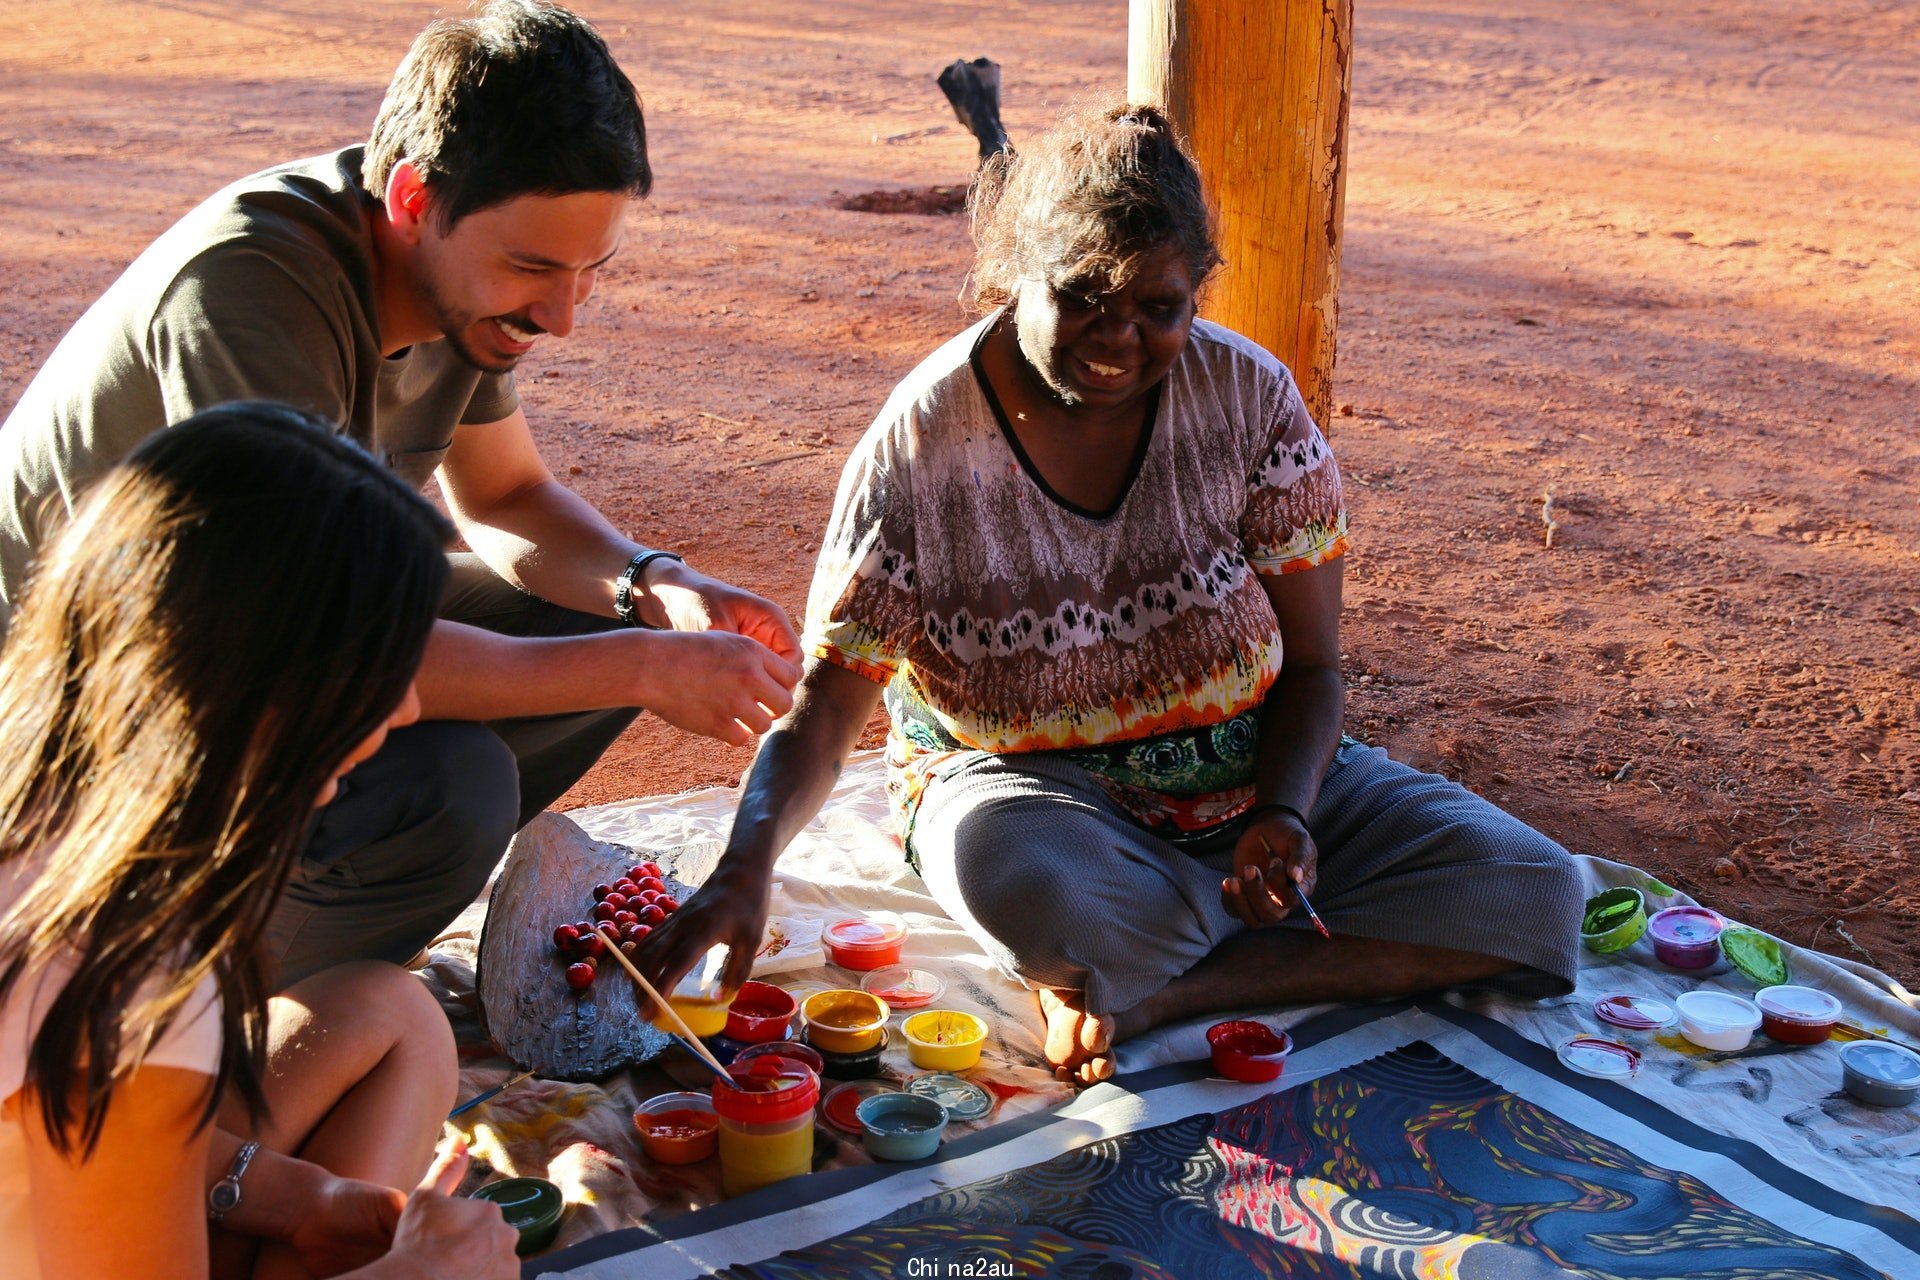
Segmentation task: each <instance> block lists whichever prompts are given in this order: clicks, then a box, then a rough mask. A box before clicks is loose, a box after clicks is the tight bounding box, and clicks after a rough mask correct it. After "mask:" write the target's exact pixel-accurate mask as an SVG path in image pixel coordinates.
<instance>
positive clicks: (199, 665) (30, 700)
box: [0, 403, 450, 1154]
mask: <svg viewBox="0 0 1920 1280" xmlns="http://www.w3.org/2000/svg"><path fill="white" fill-rule="evenodd" d="M449 534H450V530H449V528H448V526H447V523H446V521H445V520H444V519H443V518H442V517H441V516H440V515H439V514H438V513H436V512H435V511H434V510H433V508H432V507H430V506H428V505H427V503H426V502H424V501H423V500H422V499H421V498H420V497H419V495H417V494H415V493H413V492H411V491H410V490H409V489H407V488H406V486H404V485H403V484H401V483H400V482H399V481H398V480H397V479H395V478H394V477H393V475H392V474H390V473H389V472H388V471H387V470H386V469H385V468H384V467H382V466H381V465H380V464H379V463H377V462H375V461H374V460H373V459H372V458H370V457H369V456H368V455H367V454H366V453H364V452H363V451H362V450H360V449H359V448H358V447H357V446H355V445H353V444H352V443H350V442H348V441H345V440H343V439H341V438H339V437H338V436H336V435H335V434H334V433H333V432H332V431H331V430H330V429H329V428H328V427H327V425H326V424H325V423H323V422H320V421H318V420H317V419H314V418H311V417H309V416H308V415H306V414H302V413H299V412H297V411H295V410H293V409H289V408H285V407H283V406H280V405H269V404H252V403H243V404H233V405H227V406H224V407H222V408H218V409H211V410H208V411H206V412H204V413H200V414H197V415H195V416H194V417H193V418H191V419H189V420H187V421H185V422H182V423H180V424H179V425H178V426H174V427H170V428H168V429H166V430H164V431H161V432H159V433H157V434H156V435H154V436H152V437H150V438H149V439H148V440H147V441H146V442H145V443H143V444H142V445H141V446H140V447H139V448H138V449H137V450H135V451H134V453H133V454H132V455H130V456H129V457H128V458H127V459H126V461H124V462H122V463H121V464H119V465H118V466H116V467H114V468H113V469H112V470H110V471H109V472H107V473H106V474H105V475H104V476H103V477H101V479H100V480H99V482H98V483H97V484H96V485H95V486H94V487H93V489H92V490H91V491H90V492H89V493H88V494H87V496H86V498H85V499H84V501H82V502H81V504H80V506H79V509H78V511H77V512H76V513H75V516H74V519H73V521H72V523H71V524H69V525H68V526H67V527H66V528H65V529H64V530H63V531H62V532H61V534H60V536H59V538H58V539H57V540H55V541H54V542H53V543H52V544H51V545H50V546H49V547H48V548H47V549H46V550H45V552H44V554H43V555H42V557H41V559H40V560H39V562H38V563H37V565H36V567H35V569H34V572H33V575H32V579H31V581H30V582H29V584H28V587H27V590H26V593H25V598H24V602H23V604H22V607H21V610H20V612H19V614H18V616H17V617H16V619H15V622H14V626H13V630H12V634H11V636H10V637H9V639H8V643H7V647H6V649H5V651H4V653H3V654H0V864H17V863H19V862H20V860H21V859H30V860H31V861H30V862H29V863H27V864H26V865H27V866H30V867H33V868H34V869H35V871H34V877H33V880H32V882H31V884H30V886H29V887H28V888H27V890H26V891H25V893H24V894H23V895H22V896H21V897H20V898H19V899H18V900H17V901H16V902H15V904H14V906H13V908H12V909H11V910H9V911H8V912H7V913H6V914H5V916H4V917H0V1000H3V999H6V998H8V997H9V996H10V995H13V994H15V992H16V988H18V991H19V993H20V994H21V995H22V996H23V997H24V996H27V995H31V994H32V990H33V987H34V986H35V985H37V983H38V975H39V974H40V973H41V972H43V971H44V970H45V968H46V966H48V965H50V964H55V963H59V964H66V963H71V964H72V965H74V966H75V967H74V971H73V974H72V976H71V978H70V979H69V980H68V981H67V982H66V984H65V986H64V987H63V988H62V989H61V990H60V992H59V994H58V995H57V996H56V997H55V998H54V999H53V1000H52V1002H51V1003H50V1004H49V1005H48V1006H47V1008H46V1015H45V1018H44V1020H43V1022H42V1023H41V1026H40V1029H39V1032H38V1034H37V1035H36V1036H35V1038H34V1040H33V1043H32V1045H31V1047H30V1049H29V1052H28V1059H27V1073H26V1081H27V1083H28V1084H29V1085H31V1086H32V1087H33V1088H34V1090H35V1091H36V1092H37V1093H38V1095H39V1105H40V1113H41V1119H42V1121H43V1124H44V1126H45V1128H46V1131H47V1133H48V1135H49V1137H50V1138H51V1139H52V1141H53V1142H54V1143H55V1145H56V1147H57V1148H58V1149H59V1150H61V1151H70V1150H71V1149H72V1146H73V1143H74V1139H75V1137H76V1135H77V1137H78V1140H79V1146H80V1148H81V1149H82V1150H83V1151H84V1152H86V1153H89V1154H90V1153H91V1152H92V1150H93V1147H94V1144H95V1143H96V1142H97V1141H98V1139H99V1134H100V1127H101V1124H102V1122H103V1121H104V1120H105V1118H106V1112H107V1104H108V1101H109V1098H110V1096H111V1094H112V1091H113V1089H114V1087H115V1085H116V1084H117V1083H118V1081H119V1080H121V1079H123V1078H124V1076H125V1073H126V1072H127V1071H129V1070H131V1069H132V1067H133V1066H135V1065H137V1064H138V1063H139V1061H140V1060H141V1058H142V1057H143V1056H144V1055H145V1054H146V1053H147V1052H148V1051H149V1050H150V1049H151V1048H152V1047H153V1045H154V1044H155V1043H156V1042H157V1040H158V1038H159V1037H160V1036H161V1035H162V1034H163V1033H164V1032H165V1031H166V1029H167V1028H168V1026H169V1025H171V1024H172V1023H173V1022H174V1020H175V1018H176V1017H177V1016H178V1015H179V1014H180V1013H181V1012H182V1009H183V1008H184V1007H185V1006H186V1002H187V1000H188V998H189V997H190V996H191V995H192V993H193V991H194V989H195V987H197V986H198V985H199V984H200V982H201V981H202V980H203V979H205V978H206V977H208V976H209V975H211V976H212V978H213V981H214V984H215V986H216V987H217V989H218V992H219V996H220V1001H221V1030H222V1033H223V1040H222V1046H223V1047H222V1050H221V1059H220V1067H219V1071H218V1074H217V1076H216V1079H215V1082H214V1086H213V1089H212V1090H211V1092H210V1096H209V1098H208V1100H207V1105H206V1109H205V1111H204V1113H203V1115H202V1117H201V1122H202V1123H205V1122H206V1121H207V1120H210V1119H211V1118H212V1115H213V1112H214V1108H215V1106H216V1105H217V1103H218V1101H219V1098H220V1095H221V1093H222V1092H223V1091H225V1090H226V1089H229V1088H231V1089H234V1090H236V1091H237V1092H238V1094H239V1096H240V1097H242V1098H243V1099H245V1101H246V1103H247V1105H248V1106H250V1107H251V1108H253V1109H254V1110H255V1111H256V1113H257V1112H258V1111H259V1110H260V1109H262V1108H263V1106H264V1098H263V1095H262V1092H261V1087H260V1076H261V1071H262V1069H263V1063H264V1060H265V1044H264V1027H263V1024H262V1013H263V1011H264V1008H265V999H266V994H267V991H268V987H267V975H266V973H265V972H264V966H263V961H262V960H261V958H260V956H259V954H258V943H259V940H260V936H261V932H262V929H263V927H264V925H265V922H266V919H267V916H268V913H269V912H270V910H271V909H272V907H273V904H274V901H275V899H276V898H277V897H278V896H279V894H280V891H281V889H282V887H283V886H284V884H285V882H286V879H287V876H288V874H289V872H290V870H291V869H292V867H293V865H294V861H295V858H296V857H297V856H298V853H299V850H300V847H301V845H302V843H303V841H304V838H305V835H306V832H307V829H308V826H309V824H310V823H311V821H312V817H313V804H314V800H315V798H316V797H317V796H318V795H319V794H320V791H321V789H322V787H323V786H324V785H325V783H326V781H327V779H328V778H329V777H330V776H331V774H332V772H333V770H334V769H335V768H336V767H338V765H339V764H340V762H341V761H342V760H344V759H345V758H346V757H347V754H348V753H349V752H350V751H351V750H352V749H353V748H354V747H355V746H356V745H357V744H359V743H360V742H361V741H362V740H363V739H364V738H366V737H367V735H368V734H370V733H371V732H373V731H374V730H375V729H376V728H378V727H379V726H380V725H381V724H382V723H383V722H384V721H385V720H386V719H387V718H388V717H389V716H390V715H391V714H392V713H393V711H394V709H395V708H396V707H397V706H398V705H399V703H400V701H401V699H402V698H403V697H404V696H405V694H406V690H407V686H408V683H409V682H410V681H411V680H412V679H413V676H414V673H415V671H416V670H417V668H418V667H419V664H420V658H421V655H422V653H423V652H424V650H425V645H426V640H427V633H428V631H429V629H430V628H431V626H432V624H433V618H434V610H435V607H436V605H437V604H438V602H439V598H440V594H441V591H442V589H443V587H444V585H445V582H446V576H447V563H446V556H445V554H444V547H445V544H446V541H447V538H448V536H449Z"/></svg>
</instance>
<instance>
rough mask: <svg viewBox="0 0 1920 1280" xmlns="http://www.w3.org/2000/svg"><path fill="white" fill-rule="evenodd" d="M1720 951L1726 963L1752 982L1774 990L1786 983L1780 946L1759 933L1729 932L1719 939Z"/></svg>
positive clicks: (1784, 960)
mask: <svg viewBox="0 0 1920 1280" xmlns="http://www.w3.org/2000/svg"><path fill="white" fill-rule="evenodd" d="M1720 950H1721V952H1722V953H1723V954H1724V955H1725V956H1726V957H1727V963H1728V964H1730V965H1732V966H1733V967H1734V968H1735V969H1738V970H1739V971H1740V974H1741V976H1743V977H1745V978H1747V979H1748V980H1750V981H1752V982H1757V983H1759V984H1760V985H1761V986H1763V987H1777V986H1781V985H1784V984H1785V983H1786V981H1787V978H1788V976H1789V974H1788V972H1787V958H1786V956H1784V955H1782V954H1781V952H1780V944H1779V943H1778V942H1775V941H1774V940H1773V939H1772V938H1769V937H1768V936H1767V935H1766V934H1764V933H1761V932H1760V931H1759V930H1758V929H1742V928H1730V929H1728V930H1727V931H1726V932H1725V933H1723V934H1721V935H1720Z"/></svg>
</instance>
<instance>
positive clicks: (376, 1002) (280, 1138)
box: [214, 962, 458, 1280]
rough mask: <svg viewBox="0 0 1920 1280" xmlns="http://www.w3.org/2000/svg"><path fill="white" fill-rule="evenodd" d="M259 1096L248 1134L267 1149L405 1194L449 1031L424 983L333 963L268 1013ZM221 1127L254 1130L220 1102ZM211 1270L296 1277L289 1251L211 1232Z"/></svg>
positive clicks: (421, 1152) (427, 1153) (447, 1095)
mask: <svg viewBox="0 0 1920 1280" xmlns="http://www.w3.org/2000/svg"><path fill="white" fill-rule="evenodd" d="M267 1023H268V1029H267V1037H268V1043H267V1077H266V1080H265V1084H266V1092H267V1101H268V1104H269V1106H270V1107H271V1112H270V1113H269V1115H268V1116H267V1117H266V1118H265V1120H264V1122H263V1123H262V1124H261V1125H260V1126H259V1128H258V1129H257V1130H255V1131H254V1133H253V1136H254V1137H256V1138H258V1139H259V1140H260V1142H261V1145H263V1146H264V1147H266V1148H267V1149H268V1150H271V1151H279V1152H283V1153H285V1154H288V1155H296V1156H299V1157H301V1158H303V1159H306V1160H311V1161H313V1162H314V1163H315V1164H318V1165H320V1166H321V1167H322V1168H325V1169H327V1170H328V1171H330V1172H332V1173H335V1174H339V1175H340V1176H342V1177H348V1178H359V1179H364V1180H365V1181H368V1182H374V1183H378V1184H380V1185H382V1186H388V1187H397V1188H400V1189H401V1190H411V1189H412V1188H413V1186H414V1185H415V1183H417V1182H418V1181H419V1178H420V1175H421V1174H422V1173H423V1172H424V1171H425V1170H426V1167H427V1162H428V1159H429V1158H430V1157H431V1155H432V1152H433V1147H434V1144H435V1142H437V1141H438V1139H439V1136H440V1131H441V1122H442V1117H444V1116H445V1115H446V1113H447V1109H448V1108H449V1107H451V1106H452V1105H453V1095H454V1090H455V1088H456V1086H457V1084H458V1066H457V1063H456V1060H455V1056H454V1045H453V1031H452V1028H451V1027H450V1026H449V1025H448V1024H447V1019H446V1015H445V1014H444V1013H443V1012H442V1011H441V1009H440V1007H439V1005H438V1004H436V1003H435V1002H434V999H433V996H432V994H431V993H430V992H429V991H428V990H427V988H426V985H425V984H424V983H422V982H421V981H420V980H419V979H418V978H416V977H414V976H413V975H412V974H410V973H408V972H407V971H406V970H404V969H401V968H398V967H397V966H394V965H390V964H381V963H375V962H364V963H355V964H346V965H340V966H337V967H335V968H332V969H328V970H325V971H324V972H321V973H317V974H315V975H314V976H312V977H311V978H307V979H304V980H303V981H301V982H299V983H297V984H295V985H294V986H293V987H291V988H289V989H288V990H286V991H284V992H282V993H281V994H280V995H278V996H275V997H274V998H273V999H272V1000H271V1001H270V1002H269V1003H268V1009H267ZM221 1125H222V1127H223V1128H227V1129H230V1130H232V1131H234V1132H247V1131H249V1129H251V1128H252V1126H251V1124H250V1122H249V1121H248V1119H247V1117H246V1115H245V1111H244V1109H243V1108H240V1107H238V1106H237V1105H227V1106H225V1107H223V1109H222V1114H221ZM214 1243H215V1246H216V1247H215V1256H214V1274H215V1275H216V1276H233V1275H240V1274H247V1273H248V1270H249V1268H250V1269H251V1274H252V1275H253V1276H254V1277H256V1280H261V1278H265V1280H278V1278H280V1277H304V1276H306V1275H307V1274H308V1273H307V1270H306V1268H304V1267H303V1266H301V1264H300V1261H299V1259H298V1258H297V1257H296V1255H295V1254H294V1253H293V1251H292V1250H290V1249H288V1248H286V1247H285V1246H283V1245H278V1244H274V1245H270V1246H268V1247H266V1248H264V1249H260V1250H259V1251H258V1254H257V1258H250V1257H249V1255H250V1254H253V1253H254V1250H253V1243H254V1242H252V1241H248V1240H243V1239H241V1238H238V1237H234V1236H229V1235H225V1234H222V1233H217V1234H216V1237H215V1241H214Z"/></svg>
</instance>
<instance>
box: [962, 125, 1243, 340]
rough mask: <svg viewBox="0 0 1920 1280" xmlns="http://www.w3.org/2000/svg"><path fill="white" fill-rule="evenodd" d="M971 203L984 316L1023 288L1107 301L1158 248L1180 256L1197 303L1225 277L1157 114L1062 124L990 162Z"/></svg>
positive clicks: (1186, 172) (1206, 221)
mask: <svg viewBox="0 0 1920 1280" xmlns="http://www.w3.org/2000/svg"><path fill="white" fill-rule="evenodd" d="M968 203H969V205H970V206H971V209H972V215H973V242H974V250H975V255H974V264H973V272H972V275H971V277H970V280H969V293H970V295H971V302H972V305H973V307H974V309H975V310H976V311H980V312H986V311H990V310H992V309H993V308H995V307H1000V306H1005V305H1006V304H1007V303H1008V302H1010V301H1011V300H1012V299H1013V296H1014V293H1015V291H1016V290H1017V288H1018V286H1019V283H1020V281H1021V280H1039V281H1043V282H1045V283H1046V284H1047V285H1048V286H1049V287H1054V288H1057V287H1063V286H1066V287H1071V288H1073V289H1074V290H1076V291H1078V292H1081V293H1085V294H1089V295H1097V294H1102V293H1108V292H1111V291H1112V290H1114V289H1117V288H1119V287H1120V286H1122V285H1124V284H1125V283H1126V282H1127V281H1128V280H1129V279H1130V278H1132V276H1133V273H1134V272H1135V271H1137V270H1138V269H1139V265H1140V262H1141V260H1142V259H1143V258H1144V257H1146V256H1147V255H1148V254H1149V253H1151V252H1153V251H1154V250H1156V249H1158V248H1160V247H1161V246H1163V245H1174V246H1176V247H1178V248H1179V250H1180V252H1181V255H1182V256H1183V257H1184V258H1185V260H1186V264H1187V270H1188V272H1189V274H1190V275H1191V276H1192V280H1193V287H1194V289H1195V291H1196V292H1197V291H1198V290H1199V288H1200V286H1201V284H1202V283H1203V282H1204V281H1205V280H1206V278H1207V276H1208V275H1209V274H1210V273H1211V272H1212V271H1213V269H1214V268H1215V267H1217V266H1218V265H1220V251H1219V247H1218V245H1217V244H1216V242H1215V239H1214V232H1213V217H1212V214H1211V213H1210V211H1209V210H1208V207H1207V197H1206V191H1205V189H1204V188H1203V187H1202V185H1201V181H1200V171H1199V169H1198V168H1197V167H1196V166H1195V165H1194V162H1193V157H1192V156H1191V155H1189V154H1188V153H1187V150H1186V148H1185V146H1184V145H1182V143H1181V140H1180V138H1179V136H1178V135H1177V133H1176V132H1175V131H1174V127H1173V124H1172V122H1171V121H1169V120H1168V119H1167V118H1166V116H1165V115H1163V114H1162V113H1161V112H1160V110H1159V109H1158V108H1156V107H1151V106H1139V105H1125V104H1116V105H1111V106H1107V107H1102V108H1095V109H1092V110H1081V111H1077V112H1074V113H1071V114H1069V115H1067V116H1065V117H1063V118H1062V119H1061V121H1060V122H1059V123H1058V124H1057V125H1055V126H1054V127H1053V128H1052V129H1050V130H1048V131H1047V132H1046V133H1045V134H1043V135H1041V136H1040V137H1039V138H1037V139H1035V140H1034V142H1033V143H1032V144H1030V145H1029V146H1028V147H1027V148H1025V149H1024V150H1022V151H1020V152H1019V153H1018V154H1017V155H1016V154H1015V153H1013V152H1010V151H1002V152H1000V153H999V154H998V155H996V156H994V157H992V158H991V159H989V160H988V161H987V162H986V164H984V165H983V166H982V167H981V169H980V172H979V174H978V176H976V177H975V179H974V185H973V190H972V192H971V194H970V196H969V201H968Z"/></svg>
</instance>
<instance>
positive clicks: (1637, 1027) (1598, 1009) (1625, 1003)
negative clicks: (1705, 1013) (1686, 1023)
mask: <svg viewBox="0 0 1920 1280" xmlns="http://www.w3.org/2000/svg"><path fill="white" fill-rule="evenodd" d="M1593 1013H1594V1016H1595V1017H1597V1018H1599V1019H1600V1021H1602V1022H1611V1023H1612V1024H1613V1025H1614V1026H1616V1027H1625V1028H1626V1029H1627V1030H1628V1031H1658V1030H1660V1029H1661V1028H1663V1027H1670V1026H1672V1025H1673V1024H1674V1023H1676V1022H1678V1021H1679V1020H1680V1011H1679V1010H1678V1009H1676V1008H1674V1007H1673V1006H1672V1005H1671V1004H1668V1003H1667V1002H1666V1001H1665V1000H1661V999H1659V998H1658V997H1655V996H1636V995H1633V994H1631V993H1629V992H1625V991H1618V992H1615V993H1613V994H1612V995H1605V996H1601V997H1600V998H1599V999H1598V1000H1595V1001H1594V1002H1593Z"/></svg>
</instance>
